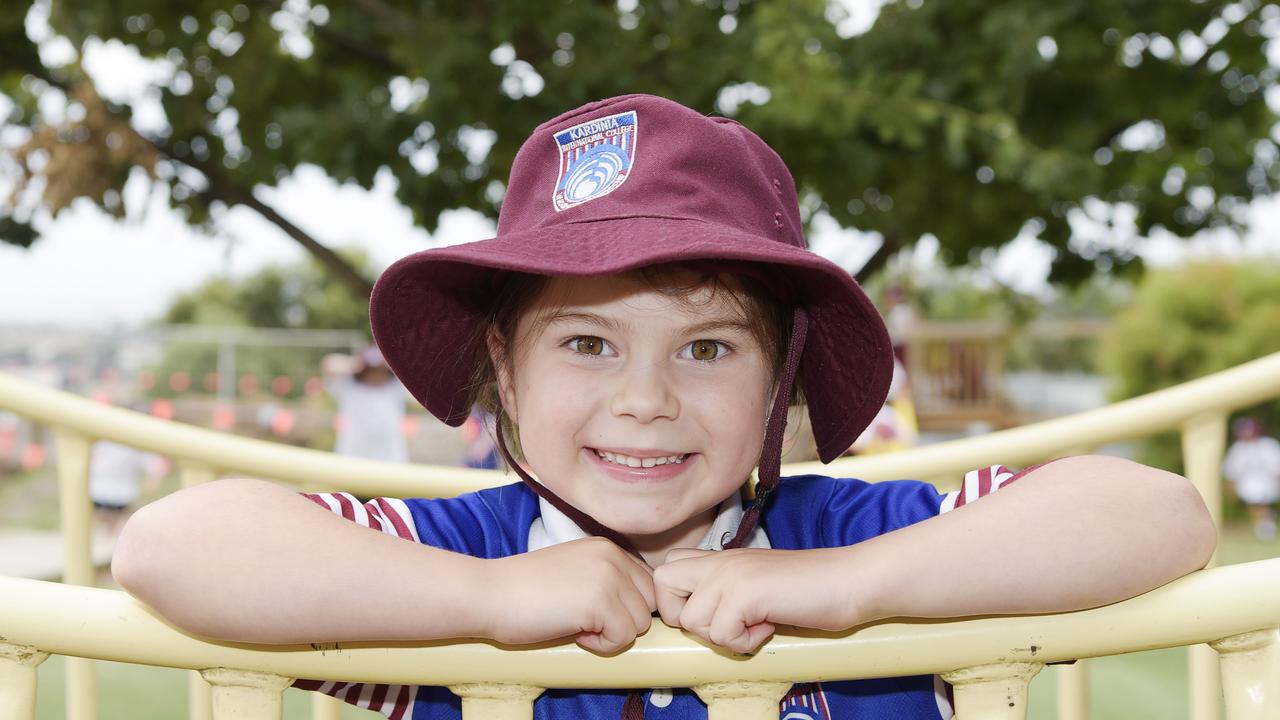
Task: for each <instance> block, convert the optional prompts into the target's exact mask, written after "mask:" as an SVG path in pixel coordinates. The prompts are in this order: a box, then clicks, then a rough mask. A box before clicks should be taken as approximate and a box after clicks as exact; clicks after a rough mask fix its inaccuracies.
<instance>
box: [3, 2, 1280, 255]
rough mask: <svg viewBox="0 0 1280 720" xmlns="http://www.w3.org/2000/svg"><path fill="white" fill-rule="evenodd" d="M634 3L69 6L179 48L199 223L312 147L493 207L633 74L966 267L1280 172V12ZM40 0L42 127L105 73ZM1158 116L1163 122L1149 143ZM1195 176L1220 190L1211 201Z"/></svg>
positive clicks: (350, 170) (97, 194) (1159, 218)
mask: <svg viewBox="0 0 1280 720" xmlns="http://www.w3.org/2000/svg"><path fill="white" fill-rule="evenodd" d="M634 5H635V7H634V9H627V8H626V7H625V4H616V3H614V2H604V1H595V2H588V1H579V2H569V1H567V0H566V1H563V2H530V3H504V2H497V1H496V0H477V1H475V2H466V3H445V2H409V0H370V1H369V2H356V3H330V4H326V5H323V6H321V5H320V4H308V3H306V2H300V3H292V2H291V3H286V4H279V3H273V2H268V3H247V2H246V3H243V4H241V3H237V2H235V0H193V1H192V2H185V3H172V2H166V1H163V0H97V1H96V2H80V3H53V4H52V11H51V19H50V22H51V25H52V27H53V29H54V31H55V32H57V33H60V34H62V35H65V36H66V37H67V38H69V40H70V41H71V43H72V45H73V46H74V47H77V48H80V47H83V45H84V43H85V42H86V41H88V40H89V39H90V38H100V39H103V40H108V39H115V40H119V41H120V42H123V43H125V44H127V45H130V46H132V47H135V48H137V50H138V51H139V52H140V53H141V54H142V55H143V56H145V57H148V58H163V59H165V60H166V61H167V62H170V63H172V64H173V67H174V70H175V73H176V74H175V76H174V78H173V79H172V80H169V79H166V80H164V81H161V82H160V83H159V84H158V85H157V86H156V88H155V91H156V92H157V93H158V94H159V96H160V98H161V100H162V103H163V106H164V110H165V113H166V115H167V117H168V122H169V125H170V128H169V130H168V131H167V132H165V133H163V134H162V135H161V136H158V137H154V138H149V140H151V141H154V143H155V145H156V146H157V147H158V148H159V149H160V151H161V153H162V154H163V156H164V158H166V159H165V160H164V161H163V162H161V166H160V167H159V168H158V170H157V178H156V180H155V182H158V183H162V184H164V185H167V186H168V187H169V190H170V195H171V198H172V202H173V204H174V205H176V206H178V207H180V208H182V209H183V211H184V212H185V213H187V216H188V217H189V218H190V219H191V220H192V221H193V222H199V221H201V220H203V219H205V218H207V217H208V214H207V205H208V203H209V202H210V201H211V200H220V201H222V202H228V203H234V202H238V201H242V200H243V199H244V198H245V197H246V194H247V193H249V192H250V191H251V189H252V188H253V187H255V186H257V185H274V184H275V183H277V182H278V181H279V180H280V179H281V178H282V177H284V176H286V175H288V174H289V173H290V172H291V171H292V170H293V169H294V168H296V167H297V166H298V165H299V164H300V163H304V162H306V163H314V164H317V165H319V166H320V167H322V168H324V169H325V171H326V172H328V173H329V174H330V175H331V176H332V177H333V178H335V179H336V180H338V181H340V182H348V181H350V182H356V183H359V184H360V185H362V186H365V187H369V186H370V185H371V183H372V182H373V178H374V175H375V173H376V172H378V170H379V169H381V168H384V167H385V168H389V169H390V171H391V172H392V173H393V174H394V175H395V177H396V178H397V179H398V181H399V185H398V194H399V197H400V199H401V201H402V202H404V203H405V205H406V206H408V207H409V208H410V209H411V211H412V212H413V215H414V217H415V219H416V220H417V222H419V223H421V224H422V225H424V226H426V227H427V228H429V229H430V228H433V227H434V226H435V225H436V222H437V219H438V216H439V214H440V212H441V211H443V210H445V209H448V208H454V207H469V208H475V209H478V210H480V211H481V212H484V213H486V214H489V215H493V214H495V213H496V208H497V205H498V202H499V200H500V197H501V194H502V188H503V183H504V181H505V177H506V173H507V170H508V168H509V167H510V165H511V161H512V158H513V157H514V154H515V152H516V149H517V147H518V144H519V143H520V141H521V140H522V139H523V138H524V137H525V136H526V135H527V134H528V132H529V131H530V130H531V129H532V128H533V127H535V126H536V125H537V124H538V123H539V122H541V121H543V120H545V119H546V118H549V117H552V116H554V115H556V114H558V113H559V112H562V111H563V110H565V109H567V108H570V107H573V106H575V105H577V104H579V103H583V102H586V101H589V100H593V99H597V98H600V97H605V96H608V95H615V94H619V93H624V92H653V93H658V94H662V95H666V96H668V97H672V98H674V99H676V100H679V101H681V102H683V103H686V104H688V105H690V106H692V107H694V108H697V109H699V110H702V111H705V112H714V111H717V110H720V111H722V112H726V113H729V114H731V115H736V116H737V117H738V118H739V119H740V120H741V121H743V122H744V123H745V124H747V125H749V126H750V127H752V128H753V129H755V130H756V131H758V132H759V133H760V134H761V135H763V136H764V137H765V139H766V140H767V141H769V142H770V143H771V144H772V145H773V146H774V147H775V148H777V149H778V151H779V152H780V154H781V155H782V156H783V157H784V158H785V159H786V161H787V163H788V164H789V166H790V167H791V169H792V171H793V172H794V173H795V175H796V178H797V181H798V185H799V187H800V188H801V189H802V192H804V193H805V194H806V196H811V197H813V198H814V199H815V201H816V204H815V207H819V208H824V209H826V210H827V211H829V212H830V213H831V214H832V215H833V216H834V217H835V218H836V219H837V220H838V221H839V222H840V223H842V224H844V225H846V226H857V227H859V228H863V229H866V230H875V231H879V232H881V233H883V235H884V236H885V237H886V238H887V240H888V242H889V244H890V245H891V246H892V247H899V246H907V245H909V244H910V243H912V242H914V240H915V239H916V238H918V237H920V236H921V235H923V234H925V233H932V234H933V235H935V236H937V238H938V239H939V241H940V244H941V247H942V251H943V254H944V256H945V258H946V259H947V260H948V261H949V262H954V263H957V264H963V263H965V262H967V261H968V260H969V259H970V258H971V257H972V256H973V255H974V254H975V253H976V252H978V251H980V250H981V249H983V248H993V247H999V246H1001V245H1003V244H1004V243H1006V242H1007V241H1009V240H1010V239H1012V238H1013V237H1014V236H1015V235H1016V234H1017V233H1018V232H1019V230H1020V229H1021V228H1023V227H1024V226H1027V225H1028V224H1031V225H1032V226H1034V227H1036V228H1038V229H1039V234H1040V237H1041V238H1042V239H1044V240H1045V241H1046V242H1048V243H1050V244H1051V245H1053V246H1054V247H1055V248H1056V249H1057V251H1058V255H1057V258H1056V261H1055V263H1054V266H1053V274H1054V277H1055V278H1058V279H1079V278H1082V277H1085V276H1087V275H1088V274H1090V273H1091V272H1092V271H1093V270H1094V269H1095V268H1096V267H1109V266H1115V265H1123V264H1125V263H1129V262H1132V260H1133V248H1132V247H1128V246H1124V245H1121V246H1118V247H1112V246H1105V247H1104V246H1099V245H1098V244H1096V243H1091V242H1087V241H1081V240H1079V239H1078V240H1077V242H1075V243H1071V242H1069V240H1070V236H1071V229H1070V227H1069V225H1068V223H1067V220H1066V217H1067V214H1068V212H1069V211H1071V210H1072V209H1074V208H1078V207H1080V205H1081V203H1082V202H1083V201H1084V200H1085V199H1086V198H1090V197H1093V198H1098V199H1100V200H1103V201H1106V202H1109V203H1129V204H1132V205H1133V206H1134V207H1135V208H1136V210H1137V226H1138V230H1139V232H1140V233H1143V234H1145V233H1146V232H1148V231H1149V230H1151V229H1152V228H1153V227H1156V226H1164V227H1168V228H1170V229H1172V230H1173V231H1174V232H1175V233H1177V234H1181V235H1187V234H1191V233H1193V232H1194V231H1196V230H1199V229H1202V228H1205V227H1212V226H1219V225H1227V226H1236V225H1237V224H1238V223H1239V222H1242V220H1241V215H1240V213H1238V212H1236V210H1237V208H1238V206H1239V205H1240V204H1241V203H1242V202H1244V201H1247V200H1249V199H1251V198H1252V197H1254V196H1256V195H1260V194H1266V193H1268V192H1270V191H1272V190H1274V189H1276V187H1277V185H1280V180H1278V174H1280V173H1278V170H1277V167H1278V166H1277V160H1276V158H1277V154H1278V153H1277V151H1276V147H1275V143H1274V142H1273V140H1272V139H1270V138H1269V137H1268V131H1269V129H1270V127H1271V125H1272V124H1273V123H1274V122H1275V117H1274V114H1273V113H1272V112H1271V111H1270V110H1269V109H1268V108H1267V106H1266V103H1265V102H1264V99H1263V96H1264V94H1265V93H1266V91H1267V90H1268V89H1269V88H1271V87H1273V86H1274V84H1275V70H1274V69H1273V68H1270V67H1268V65H1267V62H1266V58H1265V55H1264V52H1263V45H1264V43H1265V42H1266V41H1267V39H1268V37H1269V36H1270V35H1273V34H1274V32H1273V30H1274V28H1273V27H1272V26H1273V25H1275V23H1276V22H1277V19H1278V16H1280V8H1278V7H1277V6H1276V5H1271V4H1268V5H1261V4H1239V3H1224V2H1216V1H1206V2H1193V3H1185V2H1179V3H1169V2H1163V1H1161V0H1064V1H1063V2H1059V3H1054V4H1052V5H1046V4H1045V3H1043V2H1039V1H1038V0H1003V1H1002V2H997V3H991V2H984V1H982V0H948V1H947V2H932V1H930V2H923V3H921V2H918V1H912V0H908V1H907V2H894V3H889V4H887V5H885V6H884V7H883V8H882V9H881V11H880V14H879V17H878V19H877V20H876V22H875V24H874V26H873V27H871V28H870V30H868V31H867V32H865V33H862V34H857V35H851V34H850V33H848V32H845V33H843V34H842V33H841V31H840V25H839V23H840V22H841V21H843V20H844V18H842V17H841V11H840V8H841V7H842V6H841V4H840V3H833V2H828V1H827V0H789V1H781V0H776V1H765V0H758V1H752V0H695V1H689V2H677V1H675V0H640V1H639V2H636V3H634ZM25 6H26V4H20V5H19V6H18V7H16V8H14V9H12V10H11V11H9V12H6V13H3V14H2V16H0V48H3V50H0V91H3V92H4V93H5V94H6V95H8V96H9V97H11V98H12V99H13V100H14V103H15V106H16V107H17V108H18V110H15V112H14V113H13V115H14V117H12V118H10V120H9V123H10V124H12V125H16V126H21V127H25V128H28V129H32V130H33V131H34V130H35V129H36V128H38V127H40V126H41V124H42V122H43V119H42V116H41V114H40V112H39V110H38V106H37V104H36V102H35V97H36V96H38V95H39V94H41V93H44V92H57V91H56V90H52V89H50V88H51V87H52V86H51V84H50V83H52V84H53V85H59V84H60V85H66V86H74V85H75V84H76V83H78V82H81V81H82V80H83V74H82V73H81V71H80V70H79V69H78V67H77V66H75V65H74V64H72V65H69V66H66V67H61V68H46V67H44V66H42V65H41V64H40V61H39V56H38V55H37V54H36V53H35V52H34V49H33V48H32V44H31V42H30V40H29V39H28V38H27V36H26V31H25V29H24V21H23V18H24V15H25V14H26V13H24V12H23V8H24V7H25ZM41 7H46V6H44V5H42V6H41ZM1219 30H1220V31H1221V32H1220V33H1219V32H1218V31H1219ZM1198 39H1202V40H1203V41H1204V42H1205V43H1206V44H1207V48H1206V49H1205V50H1204V51H1203V52H1197V51H1196V50H1195V49H1194V46H1195V45H1196V42H1197V41H1198ZM33 77H42V78H45V80H43V81H33V80H32V78H33ZM762 89H763V90H767V92H768V95H767V101H766V102H763V104H760V100H762V99H763V97H764V96H761V95H760V92H761V91H762ZM739 95H742V96H745V97H746V99H745V100H743V99H742V98H740V97H738V96H739ZM718 98H719V99H721V100H723V102H721V103H720V104H719V107H717V99H718ZM116 110H117V111H118V112H120V113H125V114H127V109H121V108H117V109H116ZM1135 126H1142V127H1147V128H1149V129H1151V130H1152V132H1151V133H1148V137H1149V138H1150V139H1152V142H1150V143H1148V144H1145V145H1139V144H1135V143H1134V142H1133V141H1132V140H1133V136H1132V134H1126V131H1127V130H1129V129H1130V128H1133V127H1135ZM486 133H488V134H489V135H485V134H486ZM109 135H110V133H103V132H92V133H85V134H84V137H86V138H88V140H84V141H83V142H93V141H94V139H95V138H99V137H106V136H109ZM477 136H485V137H487V138H489V139H491V140H492V145H491V146H490V147H489V148H488V150H487V152H486V151H485V150H484V148H483V145H484V143H478V144H477V143H473V142H471V140H470V139H471V138H475V137H477ZM67 137H69V138H71V140H68V142H71V141H74V138H75V137H76V136H75V135H74V134H69V135H67ZM99 155H100V154H99ZM92 157H98V156H92ZM99 159H100V158H99ZM147 161H148V158H146V157H141V156H140V157H139V159H138V160H137V162H138V163H139V164H145V163H146V162H147ZM178 165H188V166H191V167H194V168H197V169H198V170H199V171H200V173H198V174H195V175H193V174H192V173H190V172H186V173H179V172H176V171H175V169H174V168H176V167H177V166H178ZM45 172H46V173H47V172H48V170H47V169H46V171H45ZM125 176H126V174H122V173H116V175H115V176H114V177H115V178H116V179H115V180H113V182H116V183H121V182H123V178H124V177H125ZM68 177H70V178H75V177H83V174H81V175H76V174H74V173H70V174H69V175H68ZM68 182H70V181H68ZM55 186H56V187H60V188H62V189H61V190H60V192H62V193H63V196H66V195H69V194H71V195H74V194H75V191H74V190H71V189H68V184H67V183H59V184H55ZM1197 188H1206V189H1208V190H1209V191H1210V192H1209V194H1208V197H1210V198H1211V200H1210V201H1209V202H1208V203H1204V202H1200V203H1199V204H1196V203H1193V202H1192V201H1191V200H1190V198H1191V197H1193V196H1195V197H1202V196H1204V192H1202V191H1199V192H1195V190H1196V189H1197ZM83 194H84V196H87V197H91V198H95V201H99V202H106V201H107V200H106V199H107V198H110V197H112V196H111V195H110V194H108V193H105V192H103V191H102V188H101V187H98V186H96V185H95V186H92V187H88V188H85V189H84V190H83Z"/></svg>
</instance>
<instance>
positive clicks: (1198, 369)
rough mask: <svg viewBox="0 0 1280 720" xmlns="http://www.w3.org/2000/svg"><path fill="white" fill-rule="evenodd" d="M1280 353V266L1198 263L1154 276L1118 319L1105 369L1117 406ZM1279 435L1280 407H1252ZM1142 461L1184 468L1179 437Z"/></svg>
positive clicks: (1167, 438) (1154, 443)
mask: <svg viewBox="0 0 1280 720" xmlns="http://www.w3.org/2000/svg"><path fill="white" fill-rule="evenodd" d="M1278 351H1280V263H1278V262H1275V261H1254V262H1249V263H1240V264H1227V263H1195V264H1189V265H1186V266H1183V267H1181V268H1178V269H1175V270H1165V271H1150V272H1148V273H1147V275H1146V277H1145V278H1144V279H1143V281H1142V282H1141V284H1140V285H1139V287H1138V291H1137V293H1136V295H1135V297H1134V300H1133V304H1132V305H1131V306H1129V308H1128V309H1126V310H1125V311H1123V312H1122V313H1121V314H1120V315H1119V316H1117V317H1116V319H1115V323H1114V324H1113V325H1112V327H1111V329H1110V331H1109V332H1108V333H1107V336H1106V338H1104V340H1103V344H1102V348H1101V358H1100V364H1101V367H1102V370H1103V372H1104V373H1105V374H1106V375H1107V377H1108V379H1109V380H1110V382H1111V398H1112V400H1123V399H1126V398H1131V397H1135V396H1137V395H1142V394H1144V393H1148V392H1151V391H1153V390H1159V389H1160V388H1165V387H1169V386H1171V385H1176V384H1178V383H1182V382H1186V381H1187V380H1192V379H1194V378H1197V377H1201V376H1203V375H1208V374H1210V373H1213V372H1217V371H1219V370H1225V369H1227V368H1230V367H1232V366H1235V365H1239V364H1241V363H1243V362H1247V361H1249V360H1254V359H1257V358H1260V357H1262V356H1264V355H1267V354H1270V353H1273V352H1278ZM1239 414H1241V415H1243V414H1250V415H1254V416H1257V417H1258V418H1259V419H1261V420H1262V421H1263V422H1264V423H1265V424H1266V426H1267V429H1268V431H1269V432H1270V433H1271V434H1273V435H1275V434H1280V402H1277V401H1275V400H1272V401H1269V402H1264V403H1261V404H1260V405H1258V406H1256V407H1253V408H1245V409H1242V411H1241V412H1240V413H1239ZM1139 459H1140V460H1142V461H1143V462H1146V463H1148V464H1151V465H1155V466H1157V467H1163V468H1168V469H1170V470H1180V469H1181V468H1182V454H1181V449H1180V445H1179V440H1178V435H1177V433H1171V434H1167V435H1162V436H1160V437H1157V438H1153V439H1151V440H1149V441H1147V442H1144V443H1142V444H1141V445H1140V446H1139Z"/></svg>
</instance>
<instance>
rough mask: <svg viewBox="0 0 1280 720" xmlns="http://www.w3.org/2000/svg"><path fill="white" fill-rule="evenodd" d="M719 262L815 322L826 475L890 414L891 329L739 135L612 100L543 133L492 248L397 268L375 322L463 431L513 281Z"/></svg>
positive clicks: (525, 149) (791, 190)
mask: <svg viewBox="0 0 1280 720" xmlns="http://www.w3.org/2000/svg"><path fill="white" fill-rule="evenodd" d="M726 260H727V261H741V262H746V263H753V264H758V265H759V268H760V270H761V272H762V274H764V275H765V276H767V277H768V278H770V280H771V282H770V286H771V287H773V288H775V289H776V290H777V291H778V293H779V294H780V295H782V296H783V297H780V298H779V299H780V300H782V301H783V302H785V303H788V304H792V305H795V306H798V307H799V308H800V309H801V310H802V311H803V312H804V313H806V314H807V316H808V321H809V322H808V333H807V337H806V338H805V340H804V345H803V348H802V351H801V354H800V356H799V358H800V359H799V368H798V380H799V382H800V383H801V386H802V387H803V388H804V393H805V396H806V398H807V401H808V410H809V417H810V420H811V424H812V427H813V433H814V437H815V440H816V442H817V449H818V455H819V457H820V458H821V459H822V461H823V462H829V461H831V460H832V459H834V458H836V457H838V456H839V455H840V454H841V453H843V452H844V451H845V450H846V449H847V448H848V447H849V446H850V445H852V444H853V441H854V440H855V439H856V438H857V437H858V435H859V434H860V433H861V432H862V430H863V429H864V428H866V426H867V425H868V424H869V423H870V422H871V420H872V419H873V418H874V417H875V415H876V413H877V412H878V410H879V409H880V407H881V405H882V404H883V403H884V400H885V396H886V394H887V392H888V388H889V380H890V378H891V376H892V368H893V360H892V350H891V346H890V342H889V336H888V333H887V331H886V330H885V326H884V322H883V321H882V320H881V318H880V314H879V312H878V311H877V310H876V308H875V306H874V305H872V303H871V301H870V300H869V299H868V298H867V296H866V295H865V294H864V293H863V292H862V290H861V289H860V288H859V287H858V284H857V283H856V282H854V280H853V278H851V277H850V276H849V274H848V273H847V272H845V271H844V270H842V269H841V268H840V267H839V266H837V265H835V264H834V263H832V262H830V261H828V260H826V259H824V258H822V257H821V256H819V255H816V254H814V253H812V252H810V251H808V250H807V249H806V247H805V240H804V235H803V232H802V230H801V222H800V212H799V207H798V205H797V201H796V190H795V184H794V182H793V180H792V179H791V174H790V173H789V172H788V171H787V168H786V166H785V165H784V164H783V162H782V160H781V158H779V157H778V155H777V154H776V153H774V152H773V150H772V149H771V148H769V146H768V145H766V144H765V143H764V141H763V140H761V139H760V138H759V137H757V136H756V135H755V134H754V133H752V132H751V131H750V130H747V129H746V128H745V127H743V126H742V125H740V124H739V123H737V122H736V121H733V120H730V119H727V118H720V117H707V116H704V115H701V114H699V113H697V112H695V111H693V110H691V109H689V108H686V107H684V106H682V105H679V104H677V103H675V102H672V101H670V100H666V99H664V98H659V97H654V96H650V95H625V96H621V97H616V98H610V99H607V100H601V101H599V102H595V103H591V104H589V105H585V106H583V107H580V108H578V109H576V110H571V111H569V112H567V113H565V114H563V115H561V116H559V117H557V118H555V119H553V120H550V121H548V122H546V123H543V124H542V125H540V126H538V128H537V129H536V130H534V132H533V134H532V135H531V136H530V137H529V139H528V140H526V141H525V143H524V145H523V146H522V147H521V148H520V151H519V152H518V153H517V155H516V158H515V162H514V164H513V166H512V169H511V178H510V182H509V183H508V184H507V191H506V197H505V199H504V200H503V203H502V211H501V213H500V217H499V220H498V233H497V236H496V237H494V238H491V239H488V240H482V241H479V242H473V243H468V244H464V245H455V246H451V247H442V248H434V249H430V250H425V251H422V252H418V253H415V254H413V255H409V256H407V257H405V258H403V259H401V260H400V261H398V262H396V263H395V264H394V265H392V266H391V267H390V268H388V269H387V270H386V272H384V273H383V274H382V276H381V277H380V278H379V279H378V282H377V284H376V285H375V287H374V289H373V296H372V299H371V301H370V307H369V314H370V322H371V324H372V327H373V335H374V339H375V340H376V342H377V344H378V347H379V348H380V349H381V350H382V353H383V355H384V356H385V358H386V360H387V363H388V365H390V367H391V369H392V370H393V371H394V372H395V374H396V375H397V376H398V377H399V378H400V380H401V382H403V383H404V385H405V387H406V388H407V389H408V390H409V392H410V393H412V394H413V396H414V397H415V398H417V400H418V401H419V402H421V403H422V404H423V406H425V407H426V408H427V410H429V411H430V412H431V413H432V414H433V415H435V416H436V417H438V418H440V419H441V420H442V421H444V422H445V423H447V424H449V425H454V426H456V425H461V424H462V423H463V421H465V420H466V418H467V416H468V415H469V414H470V410H471V408H470V405H469V400H470V395H471V388H470V387H469V384H470V382H471V378H472V374H473V371H474V368H472V367H469V366H468V363H469V362H470V361H471V360H472V359H473V358H475V357H477V352H478V350H479V348H477V347H475V343H477V342H483V340H482V333H481V332H479V329H480V328H481V327H482V324H483V323H485V322H487V318H488V313H489V312H490V310H491V307H490V303H491V301H492V299H493V298H494V297H495V296H496V295H497V291H498V288H500V287H501V285H502V283H503V281H504V277H505V272H504V271H518V272H523V273H532V274H539V275H549V276H566V277H586V276H599V275H610V274H616V273H621V272H626V271H629V270H634V269H636V268H641V267H644V266H648V265H655V264H659V263H670V262H690V261H726Z"/></svg>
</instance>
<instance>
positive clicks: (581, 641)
mask: <svg viewBox="0 0 1280 720" xmlns="http://www.w3.org/2000/svg"><path fill="white" fill-rule="evenodd" d="M574 642H576V643H578V645H580V646H581V647H582V648H583V649H585V650H590V651H591V652H593V653H599V654H601V655H611V654H613V650H612V649H610V648H609V647H607V643H606V642H605V639H604V637H603V636H601V635H600V633H595V632H589V633H578V636H577V637H576V638H574Z"/></svg>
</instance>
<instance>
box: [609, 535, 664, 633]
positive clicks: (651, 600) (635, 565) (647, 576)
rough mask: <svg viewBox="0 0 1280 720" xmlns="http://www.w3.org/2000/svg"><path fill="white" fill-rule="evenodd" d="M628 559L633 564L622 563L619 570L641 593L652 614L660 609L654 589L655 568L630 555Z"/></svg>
mask: <svg viewBox="0 0 1280 720" xmlns="http://www.w3.org/2000/svg"><path fill="white" fill-rule="evenodd" d="M625 554H626V553H624V555H625ZM627 557H628V558H629V559H630V560H631V561H632V562H627V563H622V564H621V565H619V569H621V570H622V571H623V573H625V574H626V578H627V580H629V581H630V584H631V585H632V586H633V587H634V588H635V589H636V591H637V592H639V593H640V597H642V598H644V603H645V605H646V606H648V608H649V610H648V612H649V613H650V614H652V613H653V611H654V610H655V609H657V607H658V606H657V602H656V600H655V597H654V595H655V593H654V589H653V568H651V567H649V566H648V565H646V564H644V563H642V562H639V561H638V560H636V559H635V558H633V557H631V556H630V555H627ZM650 616H652V615H650ZM646 627H647V625H646Z"/></svg>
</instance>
